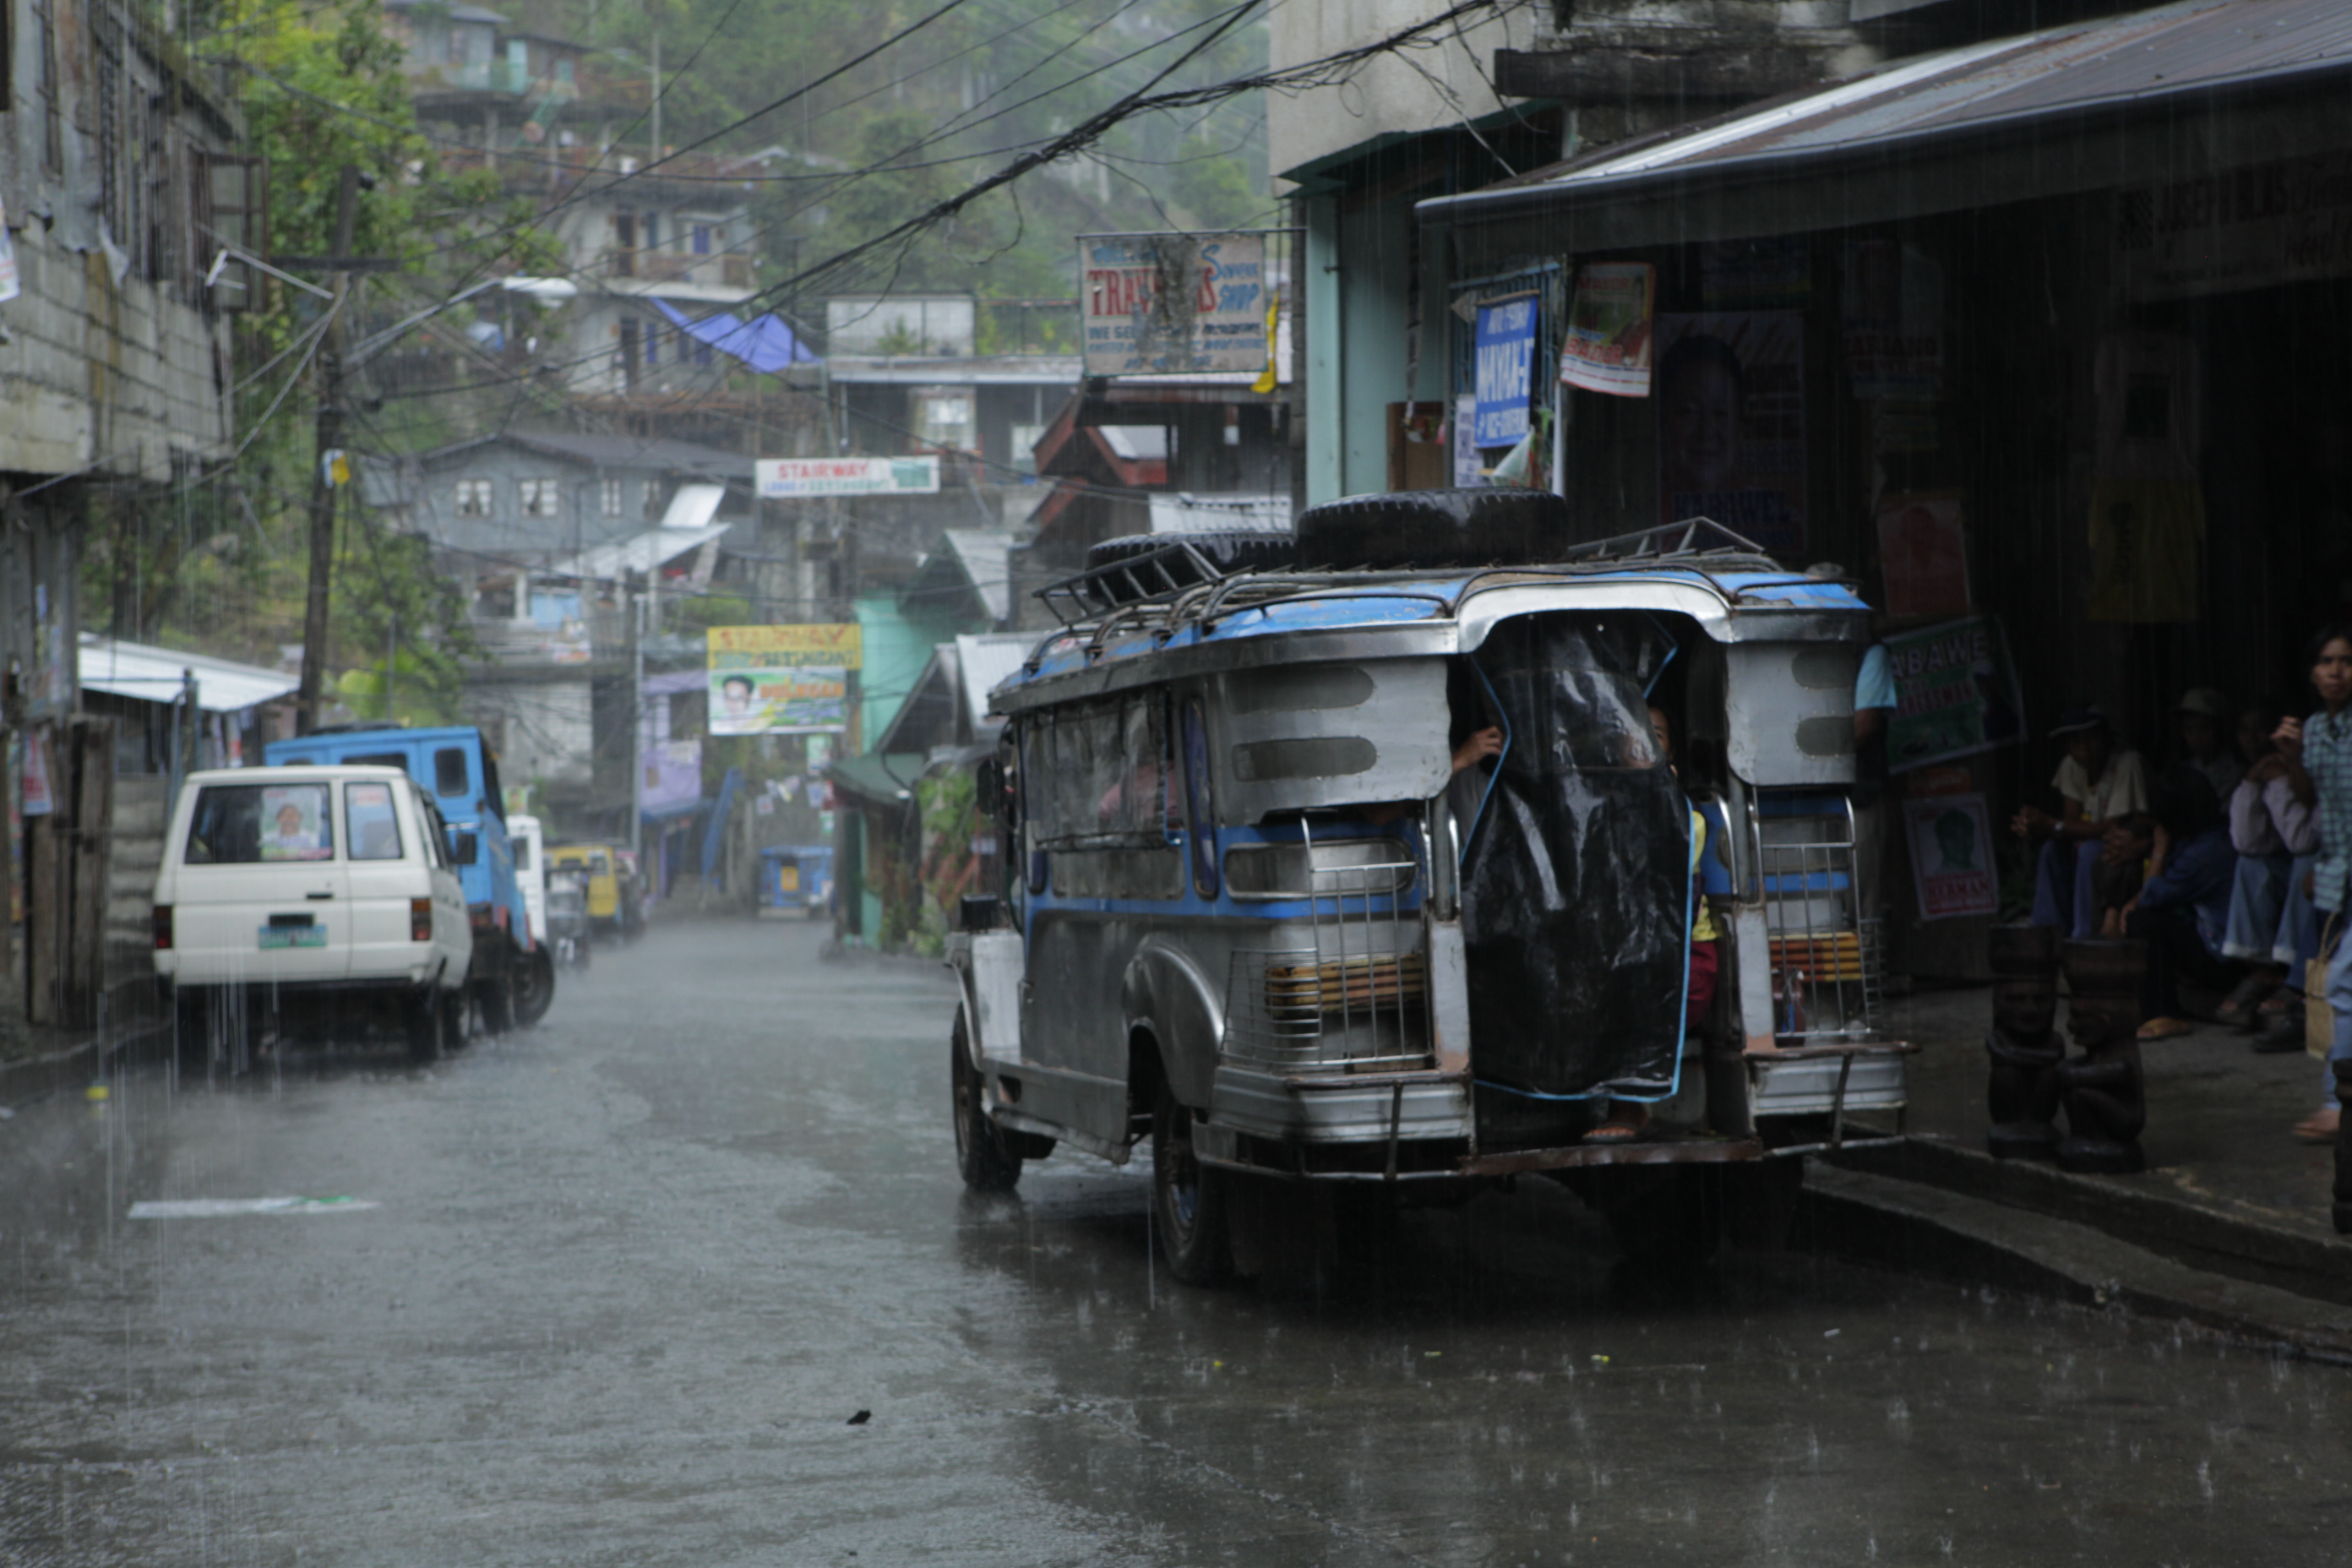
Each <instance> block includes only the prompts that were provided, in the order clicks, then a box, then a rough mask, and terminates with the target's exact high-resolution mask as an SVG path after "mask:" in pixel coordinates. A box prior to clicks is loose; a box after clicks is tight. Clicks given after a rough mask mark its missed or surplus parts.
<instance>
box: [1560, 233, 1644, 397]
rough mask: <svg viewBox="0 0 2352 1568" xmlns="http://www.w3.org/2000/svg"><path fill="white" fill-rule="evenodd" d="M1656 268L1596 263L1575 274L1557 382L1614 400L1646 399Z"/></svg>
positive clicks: (1637, 263)
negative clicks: (1574, 298)
mask: <svg viewBox="0 0 2352 1568" xmlns="http://www.w3.org/2000/svg"><path fill="white" fill-rule="evenodd" d="M1657 280H1658V275H1657V268H1654V267H1652V266H1651V265H1650V264H1649V263H1648V262H1646V261H1596V262H1593V263H1591V265H1590V266H1587V267H1585V268H1583V269H1582V270H1580V271H1579V272H1578V273H1577V275H1576V300H1575V302H1574V303H1573V304H1571V305H1570V306H1569V309H1568V335H1567V336H1566V337H1565V338H1564V339H1563V340H1562V341H1561V342H1560V345H1559V379H1560V381H1561V382H1562V384H1566V385H1569V386H1580V387H1582V388H1583V389H1584V390H1585V391H1587V392H1605V393H1608V394H1609V395H1612V396H1614V397H1647V396H1649V395H1650V342H1651V330H1652V329H1651V321H1650V311H1651V308H1652V304H1653V302H1654V300H1656V298H1657Z"/></svg>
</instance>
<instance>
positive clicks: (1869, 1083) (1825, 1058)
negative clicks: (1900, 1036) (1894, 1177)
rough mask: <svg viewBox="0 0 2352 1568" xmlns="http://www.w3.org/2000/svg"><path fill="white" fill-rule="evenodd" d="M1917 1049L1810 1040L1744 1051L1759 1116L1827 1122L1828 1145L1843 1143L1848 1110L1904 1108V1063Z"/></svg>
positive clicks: (1905, 1044) (1902, 1043)
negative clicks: (1823, 1119)
mask: <svg viewBox="0 0 2352 1568" xmlns="http://www.w3.org/2000/svg"><path fill="white" fill-rule="evenodd" d="M1918 1053H1919V1047H1917V1046H1916V1045H1914V1044H1912V1043H1911V1042H1910V1041H1908V1040H1850V1041H1836V1042H1830V1041H1822V1040H1819V1039H1816V1040H1813V1041H1809V1042H1808V1043H1806V1044H1804V1045H1787V1046H1780V1047H1772V1048H1765V1049H1755V1050H1748V1051H1746V1052H1743V1053H1742V1054H1741V1059H1742V1060H1743V1061H1744V1062H1745V1063H1746V1064H1747V1067H1748V1082H1749V1084H1750V1086H1751V1087H1752V1089H1753V1090H1754V1092H1753V1095H1752V1097H1751V1100H1750V1105H1751V1107H1752V1109H1753V1111H1754V1113H1755V1114H1756V1115H1757V1116H1759V1117H1765V1116H1820V1115H1824V1114H1826V1115H1827V1116H1828V1117H1829V1119H1830V1135H1829V1142H1830V1143H1831V1144H1832V1146H1834V1145H1836V1144H1838V1143H1841V1142H1844V1140H1845V1118H1846V1113H1847V1112H1848V1111H1851V1110H1892V1111H1895V1113H1896V1114H1897V1116H1898V1117H1899V1116H1900V1115H1901V1113H1902V1110H1903V1108H1904V1104H1905V1089H1904V1072H1903V1058H1905V1057H1909V1056H1916V1055H1917V1054H1918Z"/></svg>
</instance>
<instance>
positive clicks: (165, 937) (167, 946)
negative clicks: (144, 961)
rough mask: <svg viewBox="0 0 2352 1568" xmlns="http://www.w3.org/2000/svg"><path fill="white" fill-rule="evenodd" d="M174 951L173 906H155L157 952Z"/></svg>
mask: <svg viewBox="0 0 2352 1568" xmlns="http://www.w3.org/2000/svg"><path fill="white" fill-rule="evenodd" d="M171 949H172V906H171V905H169V904H157V905H156V906H155V951H156V952H170V951H171Z"/></svg>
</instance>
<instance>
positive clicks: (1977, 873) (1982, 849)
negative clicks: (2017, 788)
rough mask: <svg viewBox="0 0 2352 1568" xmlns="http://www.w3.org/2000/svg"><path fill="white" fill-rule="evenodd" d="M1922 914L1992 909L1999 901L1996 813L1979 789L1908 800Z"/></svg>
mask: <svg viewBox="0 0 2352 1568" xmlns="http://www.w3.org/2000/svg"><path fill="white" fill-rule="evenodd" d="M1903 826H1904V831H1905V836H1906V837H1907V838H1908V839H1909V840H1910V844H1911V872H1912V880H1913V881H1914V882H1916V884H1917V885H1918V889H1919V918H1920V919H1921V920H1923V921H1940V920H1947V919H1949V918H1950V917H1952V916H1954V915H1989V914H1991V913H1993V912H1994V911H1995V910H1996V909H1997V908H1998V906H1999V900H1998V898H1997V896H1996V895H1997V893H1998V890H1999V889H1998V887H1997V885H1996V884H1997V880H1998V873H1997V871H1996V870H1995V868H1994V866H1993V858H1992V818H1991V816H1990V814H1989V813H1988V812H1987V811H1986V810H1985V797H1984V796H1982V795H1930V796H1928V797H1927V799H1925V800H1906V801H1905V802H1904V803H1903Z"/></svg>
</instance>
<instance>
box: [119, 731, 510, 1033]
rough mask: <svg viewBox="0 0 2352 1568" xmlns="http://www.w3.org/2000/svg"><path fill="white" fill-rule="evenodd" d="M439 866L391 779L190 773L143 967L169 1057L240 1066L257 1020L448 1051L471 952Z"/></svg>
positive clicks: (449, 864) (404, 779) (461, 906)
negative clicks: (159, 987) (153, 988)
mask: <svg viewBox="0 0 2352 1568" xmlns="http://www.w3.org/2000/svg"><path fill="white" fill-rule="evenodd" d="M452 852H453V851H452V846H451V845H450V842H449V830H448V828H447V827H446V826H445V825H444V824H443V822H442V820H441V814H440V813H439V812H438V811H437V810H436V809H435V807H434V805H433V801H432V798H431V797H430V796H428V795H425V793H424V792H423V791H421V790H419V789H418V788H417V787H416V786H415V784H413V783H411V782H410V780H409V777H408V775H407V773H404V771H402V770H401V769H398V768H386V767H357V766H310V767H280V768H225V769H216V770H213V771H210V772H205V773H191V774H190V775H189V776H188V780H187V783H186V784H185V785H184V786H183V788H182V789H181V792H180V799H179V804H178V805H177V806H176V807H175V808H174V809H173V814H172V827H171V832H170V834H169V836H168V837H166V839H165V840H164V849H163V871H162V873H161V875H160V876H158V878H157V879H156V883H155V968H156V971H157V973H160V974H161V975H163V978H164V979H166V980H167V981H169V982H170V983H171V984H172V987H173V994H174V996H175V998H176V1000H177V1004H178V1016H179V1024H180V1039H181V1044H182V1048H183V1049H184V1050H188V1051H197V1050H201V1051H202V1052H203V1053H204V1054H205V1056H207V1057H212V1058H218V1057H220V1056H222V1055H223V1054H224V1053H225V1051H226V1050H228V1049H232V1048H233V1049H234V1050H235V1051H236V1055H237V1056H238V1057H240V1058H241V1057H242V1055H243V1048H244V1047H245V1045H246V1044H247V1042H248V1041H249V1039H250V1037H251V1036H252V1035H254V1034H256V1033H257V1032H258V1029H259V1027H260V1026H261V1024H262V1022H263V1020H264V1019H266V1018H268V1016H272V1015H275V1016H276V1017H277V1018H278V1021H279V1023H280V1025H281V1027H282V1026H286V1025H289V1024H296V1025H299V1024H306V1023H318V1024H323V1025H325V1026H329V1027H331V1028H333V1029H335V1030H337V1031H344V1030H349V1029H352V1028H356V1027H362V1026H368V1025H372V1024H389V1025H396V1026H399V1027H401V1028H402V1029H404V1031H405V1033H406V1036H407V1038H408V1043H409V1048H410V1051H411V1052H412V1054H414V1055H415V1056H416V1057H417V1058H421V1059H426V1060H429V1059H432V1058H436V1057H438V1056H439V1055H440V1054H441V1053H442V1051H443V1050H444V1049H446V1048H448V1047H454V1046H455V1045H457V1043H458V1042H459V1041H460V1040H462V1038H463V1037H464V1033H465V1022H466V1014H465V1001H464V998H465V990H464V986H465V984H466V972H467V967H468V966H469V964H470V963H471V962H472V959H473V953H474V939H473V931H472V930H471V928H470V927H469V926H468V925H467V918H466V895H465V891H464V889H462V887H461V886H460V885H459V883H458V880H457V867H456V864H455V863H454V862H453V859H452ZM456 853H457V856H459V857H460V858H462V857H463V855H464V853H465V849H464V847H463V846H459V847H457V849H456ZM240 1024H241V1025H242V1028H241V1029H240V1028H238V1027H236V1026H237V1025H240Z"/></svg>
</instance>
